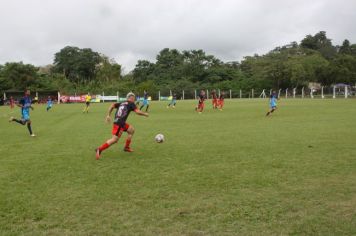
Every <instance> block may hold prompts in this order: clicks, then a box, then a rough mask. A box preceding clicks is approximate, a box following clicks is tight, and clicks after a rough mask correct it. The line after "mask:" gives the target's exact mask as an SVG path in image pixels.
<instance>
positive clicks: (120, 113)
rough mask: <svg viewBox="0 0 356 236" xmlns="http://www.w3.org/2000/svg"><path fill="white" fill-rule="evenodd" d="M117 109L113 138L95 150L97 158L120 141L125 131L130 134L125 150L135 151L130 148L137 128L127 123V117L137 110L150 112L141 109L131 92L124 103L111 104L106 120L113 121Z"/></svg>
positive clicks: (139, 112)
mask: <svg viewBox="0 0 356 236" xmlns="http://www.w3.org/2000/svg"><path fill="white" fill-rule="evenodd" d="M114 109H116V112H115V118H114V125H113V128H112V138H111V139H109V140H107V141H106V142H105V143H104V144H103V145H101V146H100V147H99V148H97V149H96V150H95V152H96V159H97V160H98V159H99V158H100V155H101V153H102V152H103V151H104V150H105V149H107V148H109V147H110V146H111V145H112V144H114V143H117V141H119V139H120V137H121V135H122V133H123V132H127V134H128V136H127V139H126V144H125V148H124V151H125V152H133V150H132V149H131V148H130V144H131V139H132V136H133V134H134V132H135V129H134V127H133V126H132V125H129V124H128V123H126V120H127V118H128V117H129V115H130V112H132V111H133V112H135V113H136V114H138V115H140V116H146V117H148V113H146V112H142V111H140V110H139V109H138V108H137V107H136V105H135V94H133V93H129V94H127V101H126V102H122V103H114V104H112V105H111V106H110V108H109V110H108V114H107V116H106V121H107V122H110V121H111V113H112V111H113V110H114Z"/></svg>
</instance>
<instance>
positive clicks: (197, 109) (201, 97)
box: [195, 90, 205, 113]
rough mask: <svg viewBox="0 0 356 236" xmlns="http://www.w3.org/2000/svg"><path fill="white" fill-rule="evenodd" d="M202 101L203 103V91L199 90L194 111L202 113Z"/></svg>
mask: <svg viewBox="0 0 356 236" xmlns="http://www.w3.org/2000/svg"><path fill="white" fill-rule="evenodd" d="M204 101H205V91H204V90H201V91H200V94H199V103H198V106H197V107H196V108H195V111H197V112H199V113H202V112H203V110H204V106H205V104H204Z"/></svg>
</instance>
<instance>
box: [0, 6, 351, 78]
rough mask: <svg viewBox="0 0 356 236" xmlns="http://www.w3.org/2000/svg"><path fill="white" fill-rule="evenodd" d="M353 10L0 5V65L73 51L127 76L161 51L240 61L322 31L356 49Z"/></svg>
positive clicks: (42, 61)
mask: <svg viewBox="0 0 356 236" xmlns="http://www.w3.org/2000/svg"><path fill="white" fill-rule="evenodd" d="M355 9H356V2H355V1H349V0H339V1H334V0H314V1H307V0H298V1H297V0H289V1H286V0H269V1H265V0H220V1H216V0H180V1H173V0H131V1H130V0H50V1H48V0H12V1H7V0H0V32H1V34H0V63H4V62H7V61H24V62H26V63H33V64H36V65H44V64H48V63H51V62H52V61H53V55H54V53H56V52H57V51H59V50H60V49H61V48H63V47H64V46H67V45H73V46H78V47H90V48H93V49H94V50H96V51H99V52H102V53H104V54H106V55H108V56H109V57H113V58H115V59H116V60H117V61H118V62H119V63H120V64H123V66H124V67H125V68H126V71H128V70H130V69H132V68H133V67H134V65H135V63H136V62H137V60H138V59H149V60H154V58H155V56H156V54H157V53H158V52H159V51H160V50H161V49H162V48H164V47H169V48H178V49H181V50H184V49H203V50H205V51H207V52H208V53H211V54H214V55H217V56H218V57H219V58H221V59H223V60H240V59H241V58H242V57H243V56H246V55H252V54H254V53H265V52H267V51H268V50H270V49H273V48H274V47H276V46H279V45H283V44H287V43H289V42H291V41H295V40H298V41H299V40H300V39H302V38H303V37H304V36H305V35H306V34H314V33H316V32H318V31H320V30H325V31H327V34H328V36H329V37H330V38H332V39H333V40H334V43H337V44H340V43H341V42H342V40H343V39H345V38H348V39H349V40H350V41H351V42H355V43H356V31H355V30H354V29H355V22H356V13H355V12H356V11H355Z"/></svg>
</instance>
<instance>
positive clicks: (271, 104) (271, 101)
mask: <svg viewBox="0 0 356 236" xmlns="http://www.w3.org/2000/svg"><path fill="white" fill-rule="evenodd" d="M277 99H278V96H277V94H276V91H273V92H272V94H271V97H270V98H269V107H270V109H271V110H270V111H269V112H267V114H266V116H269V115H270V114H272V113H273V112H274V111H275V110H277Z"/></svg>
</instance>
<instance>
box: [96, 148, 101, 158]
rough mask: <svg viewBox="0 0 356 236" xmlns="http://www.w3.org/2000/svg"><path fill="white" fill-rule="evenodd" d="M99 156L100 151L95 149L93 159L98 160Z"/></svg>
mask: <svg viewBox="0 0 356 236" xmlns="http://www.w3.org/2000/svg"><path fill="white" fill-rule="evenodd" d="M100 154H101V151H100V150H99V148H97V149H95V158H96V159H97V160H99V159H100Z"/></svg>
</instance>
